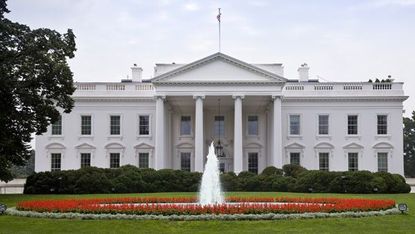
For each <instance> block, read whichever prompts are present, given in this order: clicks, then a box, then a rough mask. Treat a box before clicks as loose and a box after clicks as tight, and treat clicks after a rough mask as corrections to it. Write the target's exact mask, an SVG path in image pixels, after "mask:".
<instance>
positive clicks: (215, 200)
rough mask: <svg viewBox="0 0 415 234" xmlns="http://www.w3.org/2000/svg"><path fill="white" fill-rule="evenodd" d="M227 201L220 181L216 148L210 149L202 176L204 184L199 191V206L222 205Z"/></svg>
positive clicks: (211, 147)
mask: <svg viewBox="0 0 415 234" xmlns="http://www.w3.org/2000/svg"><path fill="white" fill-rule="evenodd" d="M224 201H225V199H224V198H223V194H222V187H221V184H220V179H219V161H218V158H217V157H216V154H215V146H214V145H213V142H212V144H211V145H210V147H209V153H208V155H207V162H206V165H205V171H204V172H203V176H202V183H201V186H200V191H199V204H201V205H209V204H221V203H224Z"/></svg>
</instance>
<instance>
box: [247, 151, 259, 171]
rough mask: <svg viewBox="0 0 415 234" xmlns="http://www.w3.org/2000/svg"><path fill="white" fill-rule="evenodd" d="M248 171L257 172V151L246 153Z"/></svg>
mask: <svg viewBox="0 0 415 234" xmlns="http://www.w3.org/2000/svg"><path fill="white" fill-rule="evenodd" d="M248 171H249V172H253V173H255V174H258V153H248Z"/></svg>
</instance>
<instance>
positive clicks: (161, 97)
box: [154, 95, 166, 101]
mask: <svg viewBox="0 0 415 234" xmlns="http://www.w3.org/2000/svg"><path fill="white" fill-rule="evenodd" d="M157 99H161V100H163V101H164V100H166V95H154V100H157Z"/></svg>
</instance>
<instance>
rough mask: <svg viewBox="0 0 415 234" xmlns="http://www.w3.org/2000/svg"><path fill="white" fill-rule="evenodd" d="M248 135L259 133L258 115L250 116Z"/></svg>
mask: <svg viewBox="0 0 415 234" xmlns="http://www.w3.org/2000/svg"><path fill="white" fill-rule="evenodd" d="M248 135H252V136H257V135H258V116H256V115H255V116H248Z"/></svg>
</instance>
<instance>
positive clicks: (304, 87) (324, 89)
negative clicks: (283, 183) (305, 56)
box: [284, 82, 403, 96]
mask: <svg viewBox="0 0 415 234" xmlns="http://www.w3.org/2000/svg"><path fill="white" fill-rule="evenodd" d="M284 91H285V92H286V94H287V95H324V94H325V93H326V94H327V95H346V96H349V95H369V96H370V95H378V96H379V95H380V96H384V95H403V83H400V82H396V83H369V82H361V83H358V82H355V83H352V82H350V83H340V82H338V83H336V82H327V83H325V82H322V83H315V82H314V83H313V82H299V83H286V84H285V86H284ZM385 91H386V92H385Z"/></svg>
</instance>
